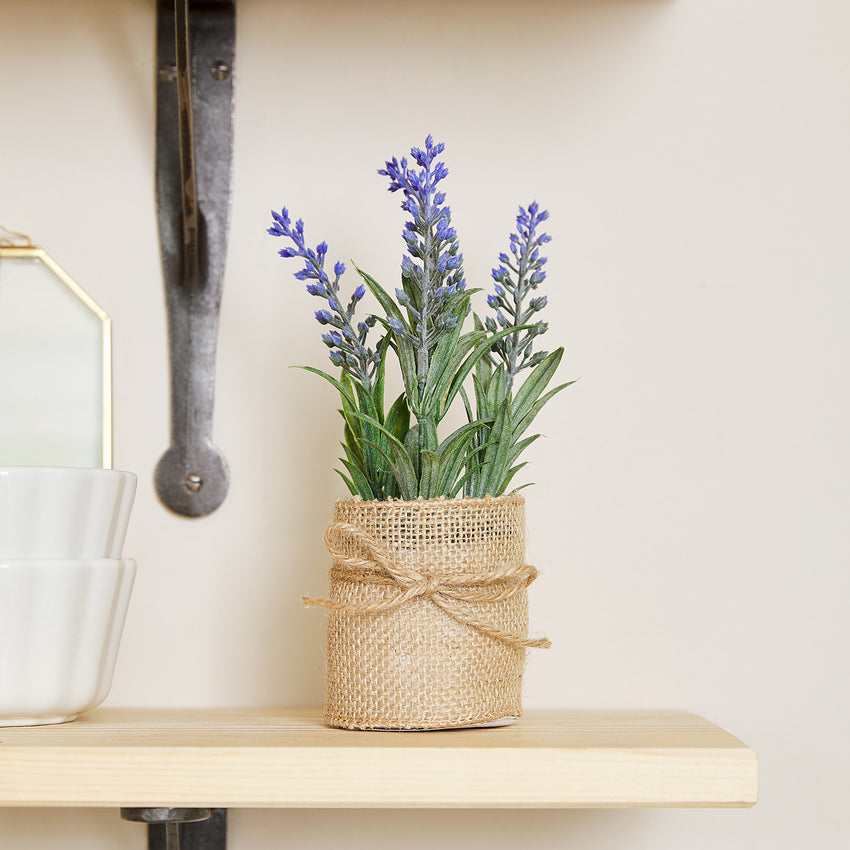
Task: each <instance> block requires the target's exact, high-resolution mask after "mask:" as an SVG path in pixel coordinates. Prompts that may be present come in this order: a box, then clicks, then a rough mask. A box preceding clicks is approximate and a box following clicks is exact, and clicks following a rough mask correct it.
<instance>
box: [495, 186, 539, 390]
mask: <svg viewBox="0 0 850 850" xmlns="http://www.w3.org/2000/svg"><path fill="white" fill-rule="evenodd" d="M548 218H549V213H548V212H546V210H541V209H540V207H539V206H538V204H537V202H536V201H534V202H532V203H531V204H529V205H528V209H525V208H523V207H520V208H519V215H518V216H517V219H516V223H517V227H516V232H515V233H512V234H511V235H510V246H509V248H510V252H511V255H512V256H508V254H504V253H503V254H499V262H500V263H501V265H500V266H499V267H498V268H495V269H493V273H492V276H493V280H494V281H495V286H494V289H495V295H489V296H488V297H487V305H488V306H489V307H490V308H491V309H492V310H493V311H494V312H495V318H494V317H493V316H487V317H486V318H485V320H484V326H485V327H486V328H487V329H488V330H489V331H490V332H491V333H492V332H493V331H495V330H496V329H497V328H498V327H502V328H507V327H510V326H511V325H513V326H515V327H517V326H520V325H533V327H532V328H530V329H529V330H527V331H525V332H524V333H520V332H519V331H518V332H517V333H515V334H510V335H509V336H507V337H505V338H504V339H502V340H500V341H499V342H497V343H496V344H495V345H494V346H493V348H492V350H491V352H492V356H494V357H496V358H498V359H500V360H501V361H502V362H503V363H504V364H505V371H506V375H507V379H508V390H509V391H510V388H511V387H512V386H513V382H514V379H515V378H516V376H517V375H518V374H519V372H520V371H521V370H523V369H526V368H530V367H533V366H536V365H537V364H538V363H539V362H540V361H541V360H543V358H544V357H545V356H546V354H547V352H533V350H532V349H533V341H534V339H535V337H538V336H540V335H541V334H544V333H545V332H546V330H547V328H548V325H547V324H546V323H545V322H542V321H539V319H538V318H537V316H536V314H537V313H539V312H540V311H541V310H542V309H543V308H544V307H545V306H546V303H547V300H548V299H547V297H546V296H545V295H542V296H539V297H536V298H531V299H530V300H529V301H528V305H527V306H526V299H527V298H528V296H529V295H530V294H531V293H532V292H533V291H534V290H535V289H537V287H538V286H539V285H540V284H541V283H543V281H544V280H545V279H546V272H545V271H543V266H544V265H546V257H542V256H540V247H541V246H542V245H545V244H546V243H547V242H550V241H551V237H550V236H549V235H548V234H547V233H539V234H538V232H537V231H538V228H539V226H540V225H541V224H542V223H543V222H544V221H546V219H548ZM505 312H507V313H508V314H509V315H510V316H511V319H512V321H510V322H509V321H508V320H507V318H506V317H505V315H504V314H505ZM491 360H492V357H491Z"/></svg>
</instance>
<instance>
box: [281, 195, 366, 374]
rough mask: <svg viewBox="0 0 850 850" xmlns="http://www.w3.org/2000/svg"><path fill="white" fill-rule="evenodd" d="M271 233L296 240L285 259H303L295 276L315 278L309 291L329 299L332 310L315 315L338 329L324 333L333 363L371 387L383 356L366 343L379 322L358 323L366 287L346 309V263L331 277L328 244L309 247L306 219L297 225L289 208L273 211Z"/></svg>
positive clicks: (284, 251) (337, 265) (283, 252)
mask: <svg viewBox="0 0 850 850" xmlns="http://www.w3.org/2000/svg"><path fill="white" fill-rule="evenodd" d="M267 232H268V233H269V234H271V235H272V236H283V237H285V238H286V239H289V240H290V241H291V242H292V245H291V246H287V247H285V248H282V249H281V250H280V251H279V252H278V253H279V254H280V256H281V257H284V258H285V259H289V258H292V257H298V258H299V259H301V260H303V261H304V268H302V269H300V270H299V271H297V272H295V275H294V276H295V278H296V279H297V280H307V281H311V282H310V283H308V284H307V292H308V293H309V294H310V295H315V296H316V297H318V298H324V299H325V301H327V304H328V308H329V309H327V310H325V309H322V310H316V312H315V314H314V315H315V317H316V321H317V322H318V323H319V324H320V325H331V326H332V327H333V328H336V330H332V331H330V332H328V333H325V334H322V342H324V343H325V345H327V346H328V348H330V349H331V351H330V354H329V357H330V360H331V363H333V364H334V366H339V367H340V368H341V369H343V370H344V371H346V372H348V374H349V375H351V376H352V378H354V379H356V380H357V381H359V382H360V383H361V385H362V386H363V387H364V388H365V389H367V390H370V389H371V387H372V379H373V377H374V375H375V370H376V368H377V366H378V364H379V363H380V355H379V354H378V353H377V352H375V351H373V350H372V349H370V348H367V346H366V337H367V334H368V333H369V330H370V328H373V327H374V326H375V321H374V319H373V320H372V322H371V323H370V322H369V320H368V319H367V320H366V321H365V322H359V323H358V324H357V327H356V328H355V326H354V313H355V308H356V306H357V303H358V302H359V301H360V300H361V299H362V298H363V296H364V295H365V294H366V287H365V286H363V284H360V285H359V286H358V287H357V288H356V289H355V290H354V292H353V293H352V295H351V300H350V301H349V303H348V307H346V308H343V307H342V298H341V296H340V291H339V282H340V278H341V277H342V276H343V275H344V274H345V265H344V264H343V263H341V262H337V263H335V264H334V269H333V271H334V276H333V278H331V277H329V275H328V273H327V272H326V271H325V258H326V257H327V253H328V243H327V242H320V243H319V244H318V245H317V246H316V248H315V249H313V248H308V247H307V244H306V242H305V239H304V222H303V221H301V219H298V221H296V222H295V225H294V226H293V225H292V220H291V219H290V217H289V211H288V210H287V209H286V207H284V208H283V209H282V210H281V211H280V212H279V213H277V212H275V211H274V210H272V226H271V227H270V228H268V231H267Z"/></svg>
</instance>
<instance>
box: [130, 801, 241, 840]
mask: <svg viewBox="0 0 850 850" xmlns="http://www.w3.org/2000/svg"><path fill="white" fill-rule="evenodd" d="M121 817H122V818H124V820H128V821H134V822H135V823H146V824H148V850H227V809H178V808H145V809H129V808H128V809H121Z"/></svg>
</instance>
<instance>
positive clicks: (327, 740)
mask: <svg viewBox="0 0 850 850" xmlns="http://www.w3.org/2000/svg"><path fill="white" fill-rule="evenodd" d="M757 795H758V763H757V759H756V756H755V754H754V753H753V752H752V751H751V750H750V749H748V748H747V747H746V746H745V745H744V744H742V743H741V742H740V741H739V740H737V739H736V738H734V737H733V736H732V735H730V734H729V733H728V732H724V731H723V730H722V729H720V728H719V727H717V726H715V725H713V724H712V723H709V722H708V721H707V720H704V719H703V718H701V717H698V716H696V715H694V714H688V713H686V712H681V711H661V712H659V711H529V712H528V713H527V714H526V715H525V716H524V717H523V718H522V719H521V720H520V721H519V722H517V723H516V724H515V725H513V726H509V727H504V728H501V729H475V730H459V731H447V732H345V731H340V730H336V729H329V728H327V727H325V726H323V725H322V723H321V719H320V712H319V711H318V710H308V711H298V710H292V709H231V710H221V709H215V710H209V709H198V710H179V711H176V710H148V709H142V710H131V709H105V710H97V711H93V712H91V713H90V714H88V715H85V716H84V717H83V718H81V719H80V720H77V721H75V722H74V723H68V724H64V725H61V726H44V727H33V728H18V729H0V805H5V806H215V807H227V808H230V807H240V808H255V807H262V808H277V807H300V808H308V807H334V808H350V807H357V808H367V807H372V808H381V807H431V808H481V807H509V808H510V807H513V808H538V807H547V808H566V807H578V808H592V807H633V806H699V807H703V806H741V807H746V806H752V805H754V804H755V802H756V800H757Z"/></svg>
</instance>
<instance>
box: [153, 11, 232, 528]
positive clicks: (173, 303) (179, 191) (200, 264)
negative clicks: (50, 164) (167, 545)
mask: <svg viewBox="0 0 850 850" xmlns="http://www.w3.org/2000/svg"><path fill="white" fill-rule="evenodd" d="M235 19H236V9H235V3H234V2H228V0H203V2H202V0H158V5H157V85H156V190H157V207H158V216H159V237H160V244H161V249H162V266H163V275H164V278H165V292H166V308H167V311H168V339H169V350H170V361H171V446H170V447H169V448H168V450H167V451H166V452H165V454H164V455H163V456H162V458H161V459H160V461H159V464H158V465H157V468H156V476H155V478H156V489H157V493H158V494H159V497H160V499H161V500H162V502H163V503H164V504H165V505H166V506H167V507H168V508H170V509H171V510H172V511H174V512H175V513H178V514H182V515H184V516H190V517H197V516H205V515H206V514H209V513H211V512H212V511H214V510H215V509H216V508H217V507H218V506H219V505H220V504H221V503H222V501H223V500H224V497H225V495H226V494H227V487H228V482H229V472H228V468H227V462H226V461H225V459H224V456H223V455H222V454H221V452H220V451H219V450H218V449H217V448H216V447H215V446H214V445H213V443H212V418H213V398H214V388H215V353H216V338H217V334H218V318H219V309H220V306H221V289H222V279H223V275H224V261H225V253H226V248H227V225H228V219H229V212H230V172H231V160H232V149H233V74H234V53H235Z"/></svg>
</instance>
